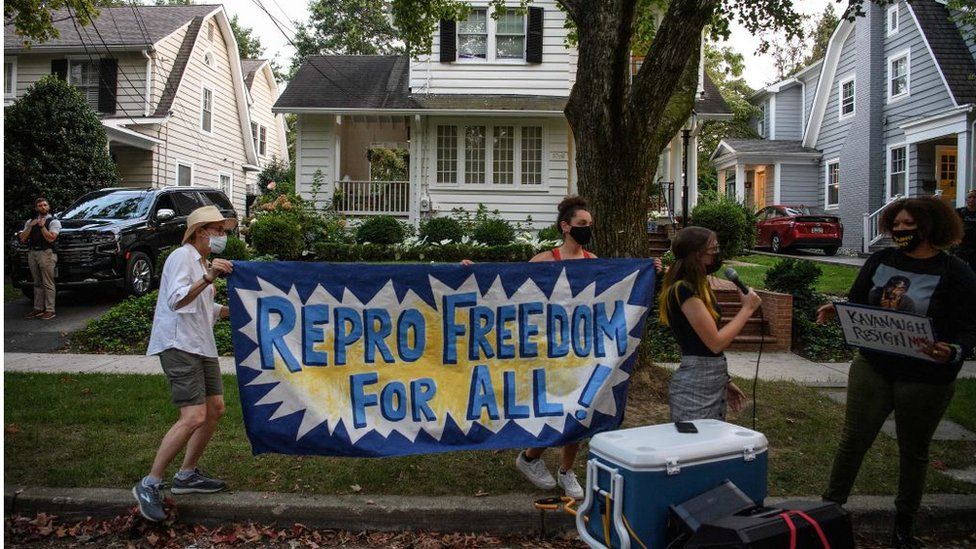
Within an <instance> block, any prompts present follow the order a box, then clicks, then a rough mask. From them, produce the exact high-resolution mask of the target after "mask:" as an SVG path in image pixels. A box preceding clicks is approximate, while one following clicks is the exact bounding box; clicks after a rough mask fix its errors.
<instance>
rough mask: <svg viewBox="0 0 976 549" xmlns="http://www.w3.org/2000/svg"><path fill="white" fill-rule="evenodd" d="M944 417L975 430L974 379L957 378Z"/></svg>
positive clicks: (975, 390)
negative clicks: (954, 392)
mask: <svg viewBox="0 0 976 549" xmlns="http://www.w3.org/2000/svg"><path fill="white" fill-rule="evenodd" d="M946 418H948V419H951V420H952V421H955V422H956V423H958V424H959V425H962V426H963V427H965V428H967V429H969V430H970V431H973V432H976V379H957V380H956V394H955V396H953V397H952V402H951V403H949V410H948V411H946Z"/></svg>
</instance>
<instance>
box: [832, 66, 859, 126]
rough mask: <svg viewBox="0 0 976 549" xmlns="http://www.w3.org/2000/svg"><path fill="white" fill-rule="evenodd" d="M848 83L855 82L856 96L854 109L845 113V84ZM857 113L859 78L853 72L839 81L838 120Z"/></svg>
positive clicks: (853, 103) (853, 104)
mask: <svg viewBox="0 0 976 549" xmlns="http://www.w3.org/2000/svg"><path fill="white" fill-rule="evenodd" d="M847 84H854V97H853V98H852V99H853V102H852V105H851V107H852V108H853V110H852V111H851V112H849V113H847V114H844V86H845V85H847ZM855 114H857V78H856V77H855V75H853V74H852V75H850V76H848V77H847V78H845V79H843V80H841V81H839V82H838V83H837V120H847V119H848V118H852V117H853V116H854V115H855Z"/></svg>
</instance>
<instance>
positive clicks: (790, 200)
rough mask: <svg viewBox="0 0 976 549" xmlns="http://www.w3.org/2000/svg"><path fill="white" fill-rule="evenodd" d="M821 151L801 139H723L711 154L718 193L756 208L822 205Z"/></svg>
mask: <svg viewBox="0 0 976 549" xmlns="http://www.w3.org/2000/svg"><path fill="white" fill-rule="evenodd" d="M822 156H823V155H822V154H821V153H820V151H818V150H816V149H812V148H809V147H804V146H803V145H802V143H800V142H799V141H776V140H765V139H727V140H723V141H722V142H721V143H720V144H719V146H718V148H717V149H716V150H715V152H714V153H713V154H712V159H711V160H712V165H713V166H715V169H716V170H717V172H718V192H719V195H722V196H728V197H732V198H734V199H735V200H737V201H738V202H741V203H742V204H744V205H746V206H749V207H751V208H752V209H754V210H758V209H761V208H765V207H766V206H772V205H797V206H799V205H803V206H811V207H817V206H820V207H823V204H821V203H820V202H821V193H820V185H819V171H818V169H819V168H818V165H819V162H820V159H821V157H822Z"/></svg>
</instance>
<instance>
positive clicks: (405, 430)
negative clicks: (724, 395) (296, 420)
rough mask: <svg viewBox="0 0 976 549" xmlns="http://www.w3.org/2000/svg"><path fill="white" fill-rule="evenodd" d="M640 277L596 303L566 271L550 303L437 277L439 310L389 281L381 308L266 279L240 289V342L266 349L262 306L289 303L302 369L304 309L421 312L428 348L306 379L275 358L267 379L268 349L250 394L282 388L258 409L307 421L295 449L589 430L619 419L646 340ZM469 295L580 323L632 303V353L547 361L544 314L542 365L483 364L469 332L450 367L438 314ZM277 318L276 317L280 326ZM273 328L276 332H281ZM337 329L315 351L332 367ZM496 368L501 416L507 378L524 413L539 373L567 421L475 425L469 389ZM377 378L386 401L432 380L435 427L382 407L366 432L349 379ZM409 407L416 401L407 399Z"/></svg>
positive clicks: (529, 288) (351, 360) (290, 338)
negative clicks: (337, 436)
mask: <svg viewBox="0 0 976 549" xmlns="http://www.w3.org/2000/svg"><path fill="white" fill-rule="evenodd" d="M637 278H638V272H637V271H635V272H634V273H632V274H630V275H629V276H627V277H626V278H624V279H623V280H621V281H619V282H617V283H616V284H613V285H612V286H610V287H608V288H606V289H605V290H604V291H603V292H601V293H599V294H597V291H596V283H591V284H590V285H588V286H586V287H585V288H583V289H582V290H581V291H579V292H578V293H576V294H575V295H574V293H573V291H572V289H571V286H570V283H569V279H568V278H567V275H566V271H565V269H563V270H562V271H561V273H560V275H559V278H558V279H557V280H556V283H555V286H554V288H553V290H552V292H551V293H550V295H548V296H547V295H545V293H544V292H543V291H542V290H541V289H540V288H539V286H538V285H537V284H536V283H535V282H534V281H533V280H532V279H531V278H529V279H527V280H526V281H525V283H523V284H522V285H521V286H520V287H519V288H518V289H516V290H515V291H514V292H513V293H512V294H508V293H507V292H506V291H505V289H504V287H503V285H502V282H501V279H500V278H496V279H495V280H494V281H493V283H492V284H491V286H490V287H488V288H487V290H485V291H484V292H482V291H480V289H479V286H478V283H477V281H476V279H475V277H474V275H472V276H470V277H468V278H467V279H466V280H465V281H464V283H463V284H462V285H461V286H460V287H459V288H451V287H449V286H447V285H445V284H443V283H442V282H441V281H439V280H438V279H436V278H435V277H433V276H429V277H428V284H429V285H430V289H431V291H432V294H433V297H434V299H433V301H432V302H433V303H435V304H438V305H436V306H431V305H430V304H428V303H426V302H425V301H424V300H423V299H421V298H420V297H419V296H418V295H417V294H416V293H414V292H413V291H407V292H406V293H405V294H404V295H403V298H402V299H399V298H398V297H397V293H396V291H395V289H394V286H393V282H392V281H388V282H387V284H386V285H384V286H383V287H382V288H381V289H380V290H379V291H378V292H376V294H375V295H374V296H372V298H370V299H368V300H367V301H366V302H362V301H360V300H359V299H358V298H357V297H356V296H355V295H354V294H353V292H351V291H349V290H348V289H344V290H343V292H342V295H332V294H330V293H329V292H328V291H326V290H325V289H324V288H323V287H322V286H321V285H319V286H317V287H316V288H315V290H314V291H313V292H312V293H311V294H310V295H309V296H308V298H307V299H306V300H305V301H302V299H301V298H300V296H299V294H298V292H297V291H296V289H295V288H294V287H291V288H288V289H287V290H283V289H281V288H279V287H278V286H276V285H275V284H273V283H272V282H270V281H268V280H264V279H262V278H260V277H258V278H257V283H258V287H259V289H258V290H247V289H237V290H236V291H237V294H238V297H239V298H240V300H241V303H242V304H243V306H244V309H245V310H246V313H247V317H248V322H247V323H246V324H245V325H244V326H242V327H241V328H240V332H241V333H242V334H243V335H244V336H246V337H247V338H249V339H250V340H251V341H253V342H254V343H255V344H259V341H258V326H257V320H258V299H259V298H262V297H269V296H277V297H280V298H284V299H286V300H287V301H288V302H289V303H290V304H291V305H292V306H293V307H294V308H295V310H296V311H298V319H299V320H298V322H297V323H296V327H295V329H293V330H291V332H289V333H288V334H287V335H286V336H284V339H283V341H284V344H285V346H286V347H287V349H288V350H289V351H290V352H291V354H292V355H293V356H294V357H296V358H297V359H298V361H299V362H302V356H303V354H302V329H301V313H300V311H301V308H302V307H303V306H308V305H327V306H328V307H329V310H330V311H334V310H335V308H336V307H349V308H352V309H355V310H357V311H362V310H364V309H374V308H375V309H382V310H385V311H387V312H388V314H389V318H391V319H393V321H394V324H395V321H396V319H397V318H399V317H400V314H401V313H403V312H404V311H408V310H414V311H417V312H419V313H420V314H421V315H422V316H423V318H424V319H425V325H426V339H425V352H424V354H423V355H422V356H421V357H420V358H419V359H418V360H416V361H414V362H404V361H402V360H396V362H395V363H385V362H384V361H383V359H382V358H380V353H377V360H376V362H375V363H373V364H368V363H366V362H365V353H364V349H365V345H364V344H363V341H362V340H360V341H358V342H356V344H354V345H352V346H350V347H348V357H347V363H346V364H345V365H332V364H331V362H330V365H327V366H306V365H304V364H302V368H301V370H300V371H298V372H292V371H290V370H289V369H288V368H287V366H286V365H285V362H284V361H283V360H282V359H281V357H280V354H278V353H275V361H274V362H275V364H274V369H262V367H261V353H260V346H259V345H258V347H257V348H255V350H254V351H253V352H251V353H250V354H249V355H248V356H247V357H245V358H244V359H243V360H241V361H240V363H239V367H241V368H247V369H250V370H253V371H255V372H257V376H255V377H254V378H253V379H252V380H251V381H250V382H249V383H248V385H249V386H259V385H273V387H272V388H271V389H270V390H269V391H268V392H267V393H266V394H265V395H264V396H263V398H261V399H260V400H258V401H257V402H256V403H255V405H258V406H262V405H276V406H277V408H276V409H275V411H274V413H273V414H272V415H271V417H270V419H269V421H274V420H276V419H280V418H283V417H285V416H289V415H291V414H295V413H302V414H303V415H302V420H301V423H300V425H299V427H298V429H297V432H296V433H295V438H296V440H299V439H301V438H302V437H304V436H305V435H306V434H308V433H309V432H310V431H312V430H313V429H315V428H316V427H318V426H320V425H322V424H325V425H326V427H327V429H328V432H329V433H330V434H332V433H334V432H335V430H336V429H337V428H338V427H339V425H340V424H341V425H342V426H343V428H344V429H345V431H346V432H347V433H348V436H349V438H350V440H351V442H352V443H353V444H355V443H356V441H358V440H359V439H360V438H362V437H363V436H365V435H366V434H368V433H370V432H373V431H375V432H377V433H379V434H380V435H382V436H384V437H389V436H390V435H391V434H392V433H393V432H394V431H396V432H398V433H400V434H401V435H403V436H404V437H406V438H407V439H408V440H410V441H414V440H416V437H417V436H418V435H419V434H420V433H421V431H424V432H426V433H427V434H428V435H430V436H431V437H433V438H434V439H435V440H440V438H441V436H442V434H443V433H444V429H445V427H446V425H447V424H448V418H450V419H451V421H453V423H455V424H456V425H457V426H458V427H459V428H460V429H461V430H462V431H463V432H464V433H465V434H468V433H470V432H471V429H472V428H474V427H475V425H480V426H481V427H483V428H485V429H488V430H490V431H491V432H498V431H499V430H500V429H501V428H502V427H504V426H505V425H507V424H508V423H509V422H514V423H516V424H517V425H518V426H520V427H521V428H522V429H524V430H525V431H527V432H529V433H531V434H532V435H533V436H538V435H539V434H540V433H541V432H542V430H543V428H544V427H545V426H547V425H548V426H549V427H550V428H552V429H555V430H557V431H558V432H563V431H564V429H565V427H566V423H567V420H568V418H569V417H570V416H572V417H574V418H575V419H576V420H577V421H579V422H580V423H582V424H583V425H584V426H588V425H589V424H590V422H591V420H592V418H593V416H594V413H595V412H599V413H602V414H607V415H615V414H616V413H617V403H616V399H615V398H614V395H613V388H614V387H616V386H618V385H620V384H622V383H624V382H626V381H627V379H628V377H629V376H628V374H627V373H626V372H624V371H622V370H621V369H619V368H617V367H615V365H616V364H619V363H622V362H623V361H624V360H625V359H627V358H629V357H630V356H631V355H632V354H633V353H634V352H635V351H636V349H637V346H638V344H639V342H640V340H639V338H638V337H633V336H632V335H630V334H631V332H632V331H634V328H635V327H636V326H637V325H638V323H639V322H640V320H641V318H642V316H643V315H644V313H645V312H646V310H647V308H646V307H643V306H636V305H630V304H628V303H627V301H628V299H629V298H630V296H631V293H632V291H633V288H634V284H635V282H636V281H637ZM463 293H473V294H475V295H476V296H477V305H479V306H484V307H488V308H490V309H492V310H497V308H498V307H501V306H503V305H511V304H513V303H514V304H519V303H529V302H540V303H542V304H543V307H545V306H546V305H548V304H549V303H552V304H555V305H560V306H562V307H564V308H565V309H566V310H567V311H569V312H570V314H571V313H572V311H573V310H574V309H575V308H576V306H587V307H588V306H592V305H593V304H594V303H598V302H602V303H606V304H607V305H606V306H607V314H608V315H609V314H611V313H613V312H614V308H615V307H614V303H615V302H620V303H623V305H622V306H623V316H624V318H625V320H626V327H627V328H626V330H627V345H626V350H625V352H623V353H619V352H618V349H617V346H616V344H614V343H613V342H608V343H607V344H606V345H605V350H606V355H605V356H604V357H601V358H596V357H593V356H584V357H577V356H575V354H574V353H573V352H572V351H571V352H569V353H568V355H567V356H564V357H560V358H548V357H547V352H548V348H547V340H546V333H547V330H548V329H549V327H548V326H546V315H545V314H540V315H537V316H536V317H535V319H534V320H535V323H536V325H537V326H538V334H537V335H534V336H532V338H531V340H532V341H533V342H534V343H535V344H536V345H537V347H538V358H534V359H530V358H517V359H509V360H499V359H497V358H485V357H483V356H481V357H479V358H478V359H476V360H471V359H470V357H469V348H468V345H469V340H468V337H467V332H466V333H465V336H463V337H459V338H457V340H456V341H457V363H456V364H445V363H444V361H443V352H442V350H443V348H444V336H445V334H443V333H442V329H441V311H439V310H437V308H436V307H439V306H441V304H442V303H443V299H442V298H443V297H444V296H448V295H457V294H463ZM470 313H471V307H461V308H458V309H456V321H457V323H458V324H461V325H464V326H466V327H469V320H470V318H469V315H470ZM272 318H274V317H272ZM278 321H280V319H278V320H272V321H271V322H272V326H271V327H272V328H273V325H274V323H275V322H278ZM332 328H333V327H332V324H331V321H330V323H328V324H325V325H324V330H323V334H322V335H323V339H324V341H322V342H320V343H318V344H317V345H316V346H315V350H317V351H325V352H327V353H328V356H329V357H330V360H331V359H332V357H333V353H332V351H333V349H334V335H333V331H332ZM506 328H509V329H510V330H511V333H512V335H511V338H510V342H515V344H516V346H517V345H518V342H519V337H520V334H519V333H518V330H519V323H518V322H511V323H510V324H509V325H506ZM491 340H492V342H493V344H494V341H495V331H494V330H493V331H492V336H491ZM387 342H388V344H389V347H390V349H392V352H393V355H394V358H396V355H397V350H396V343H397V342H396V333H395V331H394V333H393V334H392V335H391V336H390V337H388V338H387ZM482 364H483V365H487V366H488V368H489V372H490V379H491V385H492V387H493V390H494V393H495V395H496V396H495V400H496V401H497V403H498V407H499V408H501V407H502V403H503V400H504V398H505V395H504V384H505V383H504V382H505V380H504V379H503V373H502V372H503V371H509V372H514V380H515V382H516V383H515V384H514V386H515V400H516V401H517V402H518V403H519V404H522V405H526V404H527V405H528V406H529V407H530V408H531V406H532V398H533V395H532V386H533V380H534V378H533V370H536V369H539V368H543V367H544V368H545V372H546V389H547V391H546V392H547V400H548V402H549V403H550V404H552V405H561V406H562V407H563V411H564V413H563V414H562V415H560V416H549V417H534V414H529V416H530V417H528V418H524V419H506V418H505V417H504V414H502V415H501V417H499V418H497V419H492V418H491V417H489V414H488V410H487V409H481V415H480V417H479V418H477V419H473V420H472V419H468V418H467V414H466V413H465V411H466V410H467V407H468V401H469V389H470V387H471V377H472V371H473V370H474V369H475V367H476V366H478V365H482ZM598 365H603V366H605V367H609V368H610V373H609V376H608V377H607V378H606V379H605V381H603V383H602V384H601V385H600V386H599V389H598V390H597V391H596V393H595V394H593V395H589V397H590V398H589V399H587V400H588V402H589V406H583V405H581V404H580V403H579V401H580V397H581V395H582V393H583V391H584V388H585V385H586V384H587V380H588V379H590V376H591V374H592V373H593V372H594V370H595V369H596V368H597V367H598ZM365 373H376V374H377V376H378V380H377V382H376V383H375V384H371V385H369V386H368V387H367V390H368V391H370V392H372V393H373V394H375V395H376V396H377V398H378V399H379V395H380V392H381V391H382V389H383V388H384V387H386V386H387V385H388V384H390V383H395V382H400V383H403V384H404V386H405V387H406V388H407V389H408V394H409V387H410V381H411V380H417V379H421V378H429V379H431V380H433V382H434V385H435V387H436V393H435V394H434V396H433V398H431V399H430V400H429V402H428V404H429V407H430V409H431V410H432V412H433V415H434V417H433V418H429V417H426V416H425V415H421V416H420V417H419V421H414V418H413V417H412V414H411V413H410V410H411V405H412V403H410V402H405V403H404V402H397V404H398V405H400V406H406V408H405V409H406V410H407V413H406V417H405V418H403V419H400V420H397V421H391V420H390V419H387V418H384V417H383V416H382V415H381V411H380V406H369V407H366V408H365V419H366V421H365V425H364V426H361V427H357V426H356V424H355V422H354V418H353V405H352V398H351V396H350V389H349V387H350V382H349V380H350V376H352V375H355V374H365ZM408 400H409V397H408Z"/></svg>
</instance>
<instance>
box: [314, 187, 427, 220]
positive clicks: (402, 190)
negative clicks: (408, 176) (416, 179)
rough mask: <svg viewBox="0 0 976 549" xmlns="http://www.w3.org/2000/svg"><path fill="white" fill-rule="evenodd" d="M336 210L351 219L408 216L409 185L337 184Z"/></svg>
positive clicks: (334, 198) (334, 201)
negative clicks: (375, 216) (349, 216)
mask: <svg viewBox="0 0 976 549" xmlns="http://www.w3.org/2000/svg"><path fill="white" fill-rule="evenodd" d="M335 188H336V191H335V195H334V196H333V205H334V206H335V209H336V210H338V211H340V212H342V213H345V214H348V215H396V216H402V215H408V214H409V213H410V182H409V181H336V186H335Z"/></svg>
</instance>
